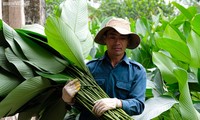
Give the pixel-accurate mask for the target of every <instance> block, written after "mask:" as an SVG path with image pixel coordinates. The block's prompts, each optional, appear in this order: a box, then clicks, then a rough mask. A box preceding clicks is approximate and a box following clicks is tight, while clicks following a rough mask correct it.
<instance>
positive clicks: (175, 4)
mask: <svg viewBox="0 0 200 120" xmlns="http://www.w3.org/2000/svg"><path fill="white" fill-rule="evenodd" d="M172 4H173V5H174V6H176V7H177V8H178V9H179V10H180V11H181V12H182V13H183V14H184V15H185V16H186V17H187V18H188V19H189V20H191V19H192V17H193V16H192V14H191V13H190V11H188V10H187V9H186V8H185V7H183V6H182V5H180V4H178V3H176V2H172Z"/></svg>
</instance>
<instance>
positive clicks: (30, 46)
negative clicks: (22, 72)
mask: <svg viewBox="0 0 200 120" xmlns="http://www.w3.org/2000/svg"><path fill="white" fill-rule="evenodd" d="M3 31H4V36H5V38H6V41H7V42H8V43H9V45H10V46H11V48H12V50H13V51H14V53H15V54H16V55H17V56H18V57H19V58H21V59H23V60H26V59H28V60H29V62H31V63H32V65H35V66H37V67H39V68H42V69H43V70H45V71H48V72H51V73H58V72H60V71H62V70H64V68H65V65H64V64H62V63H61V62H59V60H58V58H57V57H56V56H54V55H53V54H51V53H50V52H48V51H47V50H46V49H44V48H42V47H40V46H39V45H37V44H36V43H34V42H33V41H31V40H29V39H27V38H25V37H23V38H22V37H20V36H19V34H18V33H17V32H16V31H15V30H14V29H12V28H11V27H10V26H8V25H7V24H6V23H4V24H3ZM18 47H20V49H21V50H22V52H23V53H22V52H21V51H19V48H18ZM23 54H24V55H23ZM24 56H25V57H26V58H25V57H24Z"/></svg>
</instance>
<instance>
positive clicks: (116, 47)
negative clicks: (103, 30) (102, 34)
mask: <svg viewBox="0 0 200 120" xmlns="http://www.w3.org/2000/svg"><path fill="white" fill-rule="evenodd" d="M105 43H106V45H107V49H108V53H109V54H110V55H113V56H120V55H121V56H122V55H123V54H124V52H125V50H126V47H127V45H128V35H121V34H119V33H118V32H117V31H116V30H114V29H111V30H109V31H108V32H107V34H106V38H105Z"/></svg>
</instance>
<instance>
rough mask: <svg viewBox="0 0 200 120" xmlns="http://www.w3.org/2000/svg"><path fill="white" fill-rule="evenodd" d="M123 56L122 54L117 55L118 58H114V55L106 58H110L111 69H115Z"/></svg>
mask: <svg viewBox="0 0 200 120" xmlns="http://www.w3.org/2000/svg"><path fill="white" fill-rule="evenodd" d="M123 56H124V54H123V55H119V56H114V55H109V54H108V57H109V58H110V63H111V65H112V66H113V67H115V66H116V65H117V64H118V63H119V62H120V61H121V59H122V58H123Z"/></svg>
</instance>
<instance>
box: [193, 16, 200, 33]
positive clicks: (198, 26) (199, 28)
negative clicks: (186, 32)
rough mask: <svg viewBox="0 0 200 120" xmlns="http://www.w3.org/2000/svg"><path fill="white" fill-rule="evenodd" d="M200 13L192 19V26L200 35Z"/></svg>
mask: <svg viewBox="0 0 200 120" xmlns="http://www.w3.org/2000/svg"><path fill="white" fill-rule="evenodd" d="M199 21H200V14H196V15H195V16H194V17H193V19H192V20H191V26H192V29H193V30H194V31H195V32H196V33H197V34H198V35H200V24H199Z"/></svg>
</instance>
